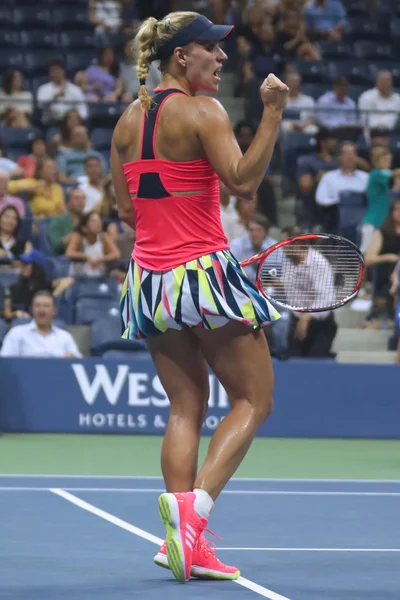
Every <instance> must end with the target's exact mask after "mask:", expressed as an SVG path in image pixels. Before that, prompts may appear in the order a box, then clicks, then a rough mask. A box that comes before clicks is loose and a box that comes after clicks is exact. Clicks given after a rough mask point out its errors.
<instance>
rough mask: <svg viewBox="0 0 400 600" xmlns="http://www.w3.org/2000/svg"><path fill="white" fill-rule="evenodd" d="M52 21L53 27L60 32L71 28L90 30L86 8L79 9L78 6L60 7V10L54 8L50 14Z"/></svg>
mask: <svg viewBox="0 0 400 600" xmlns="http://www.w3.org/2000/svg"><path fill="white" fill-rule="evenodd" d="M52 21H53V24H54V26H55V27H56V28H57V27H58V28H59V29H60V30H65V29H72V28H74V29H88V30H89V31H91V30H92V25H91V24H90V22H89V11H88V8H87V6H86V7H81V8H80V7H79V6H78V7H73V6H72V7H70V6H64V7H62V6H61V7H60V8H55V9H54V10H53V12H52Z"/></svg>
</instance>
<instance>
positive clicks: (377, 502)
mask: <svg viewBox="0 0 400 600" xmlns="http://www.w3.org/2000/svg"><path fill="white" fill-rule="evenodd" d="M162 490H163V487H162V480H161V479H160V478H157V477H154V478H153V477H151V478H135V477H72V476H71V477H65V476H62V477H61V476H46V477H43V476H9V475H8V476H0V531H1V539H0V598H2V599H3V598H4V599H7V600H8V599H10V600H11V599H12V600H22V599H28V598H29V599H30V600H39V599H40V600H47V599H49V600H50V599H51V600H53V599H54V598H69V599H73V600H90V599H92V598H93V599H94V598H96V599H100V600H103V599H104V600H110V599H118V600H125V599H127V600H128V599H129V600H132V598H149V599H150V600H152V599H153V598H154V599H155V598H159V597H160V596H161V595H162V597H163V599H164V600H168V599H169V598H171V599H172V598H174V600H175V599H179V598H186V597H187V596H188V594H190V597H191V598H203V597H204V596H205V595H206V596H207V597H208V598H209V599H210V600H211V599H214V598H215V599H218V600H220V599H221V598H222V599H223V598H228V597H229V598H243V599H244V600H247V599H251V598H256V597H257V596H262V597H265V598H270V599H271V600H349V599H351V600H381V599H384V600H398V598H399V596H400V542H399V535H398V518H399V500H400V481H334V480H330V481H317V480H315V481H314V480H262V479H256V480H252V479H234V480H232V481H231V483H230V484H229V486H228V487H227V488H226V490H225V491H224V493H223V494H222V495H221V497H220V498H219V500H218V503H217V507H216V510H215V511H214V513H213V515H212V518H211V520H210V524H209V525H210V528H211V529H212V530H213V531H215V532H216V533H217V534H218V535H219V536H221V537H222V538H223V539H222V541H219V540H217V539H214V541H215V542H216V543H217V547H218V549H219V556H220V557H221V558H222V559H223V560H224V562H228V563H231V564H234V565H236V566H238V567H239V568H240V569H241V572H242V577H241V578H240V579H239V580H238V581H237V582H236V583H233V582H211V581H210V582H208V581H207V582H205V581H198V580H194V579H193V580H191V581H190V582H189V583H188V584H187V585H182V584H179V583H177V582H176V581H175V580H174V578H173V577H172V576H171V574H170V573H169V571H167V570H164V569H160V568H159V567H157V566H156V565H154V564H153V562H152V558H153V555H154V554H155V552H156V551H157V546H158V544H160V543H161V541H162V539H161V538H162V536H163V527H162V524H161V522H160V520H159V518H158V513H157V496H158V494H159V493H160V492H161V491H162ZM211 539H213V538H211Z"/></svg>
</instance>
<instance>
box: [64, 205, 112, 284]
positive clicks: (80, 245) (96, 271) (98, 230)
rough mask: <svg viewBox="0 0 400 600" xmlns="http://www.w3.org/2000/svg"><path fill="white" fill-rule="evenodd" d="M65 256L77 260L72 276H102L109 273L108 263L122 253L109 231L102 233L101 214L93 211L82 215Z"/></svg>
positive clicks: (73, 266)
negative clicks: (110, 236)
mask: <svg viewBox="0 0 400 600" xmlns="http://www.w3.org/2000/svg"><path fill="white" fill-rule="evenodd" d="M65 256H66V257H67V258H69V259H71V260H73V261H76V262H74V264H73V265H72V268H71V271H70V275H71V276H73V277H82V276H86V277H101V276H103V275H105V274H106V273H107V267H108V266H109V265H108V263H112V262H113V261H115V260H118V259H119V257H120V254H119V250H118V248H117V246H116V245H115V243H114V242H113V241H112V240H111V239H110V238H109V236H108V235H107V233H102V223H101V219H100V216H99V214H98V213H97V212H95V211H92V212H90V213H87V214H86V215H83V216H82V217H81V220H80V222H79V225H78V228H77V230H76V231H75V232H74V233H73V234H72V236H71V239H70V241H69V244H68V246H67V250H66V253H65ZM78 261H79V262H78Z"/></svg>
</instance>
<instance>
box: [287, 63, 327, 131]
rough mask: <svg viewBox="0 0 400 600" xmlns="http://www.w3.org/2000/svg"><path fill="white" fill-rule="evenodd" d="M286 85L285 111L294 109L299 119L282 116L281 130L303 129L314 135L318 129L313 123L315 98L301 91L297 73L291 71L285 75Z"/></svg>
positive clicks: (299, 78)
mask: <svg viewBox="0 0 400 600" xmlns="http://www.w3.org/2000/svg"><path fill="white" fill-rule="evenodd" d="M286 85H287V86H288V88H289V95H288V99H287V104H286V112H289V113H290V111H296V112H299V113H300V115H299V116H300V118H299V119H285V116H284V118H283V121H282V124H281V127H282V130H283V131H285V132H286V131H303V132H304V133H308V134H311V135H314V134H315V133H317V131H318V127H317V126H316V125H315V100H314V98H312V97H311V96H307V94H302V93H301V76H300V75H299V73H296V72H291V73H289V74H288V75H287V77H286Z"/></svg>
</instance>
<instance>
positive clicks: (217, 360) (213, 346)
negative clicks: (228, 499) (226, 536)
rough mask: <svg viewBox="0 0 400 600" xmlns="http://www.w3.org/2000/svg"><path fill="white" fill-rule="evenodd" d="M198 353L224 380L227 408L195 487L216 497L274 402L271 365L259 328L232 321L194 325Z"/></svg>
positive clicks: (265, 343)
mask: <svg viewBox="0 0 400 600" xmlns="http://www.w3.org/2000/svg"><path fill="white" fill-rule="evenodd" d="M194 333H195V335H196V336H197V337H198V339H199V340H200V344H201V348H202V351H203V354H204V356H205V358H206V360H207V362H208V364H209V365H210V366H211V368H212V370H213V371H214V373H215V375H216V376H217V378H218V379H219V381H220V382H221V383H222V385H223V386H224V388H225V390H226V392H227V394H228V397H229V400H230V403H231V406H232V410H231V411H230V412H229V413H228V415H227V416H226V417H225V418H224V420H223V421H222V422H221V423H220V425H219V426H218V428H217V430H216V431H215V433H214V435H213V437H212V439H211V442H210V445H209V449H208V453H207V456H206V459H205V461H204V464H203V466H202V467H201V469H200V471H199V473H198V475H197V478H196V481H195V485H194V487H195V488H199V489H203V490H205V491H206V492H208V494H209V495H210V496H211V497H212V498H213V499H214V500H215V498H217V496H218V494H219V493H220V492H221V490H222V489H223V488H224V487H225V485H226V483H227V482H228V481H229V479H230V478H231V477H232V475H233V474H234V472H235V471H236V469H237V468H238V466H239V465H240V463H241V462H242V460H243V458H244V456H245V455H246V452H247V450H248V449H249V447H250V444H251V442H252V441H253V439H254V436H255V434H256V432H257V429H258V428H259V427H260V425H261V424H262V423H263V422H264V421H265V419H266V418H267V417H268V416H269V414H270V413H271V411H272V407H273V400H272V390H273V381H274V377H273V370H272V363H271V358H270V354H269V349H268V345H267V342H266V339H265V336H264V333H263V332H262V331H261V330H251V329H249V327H248V326H247V325H244V324H243V323H238V322H236V321H231V322H230V323H228V324H227V325H225V326H224V327H221V328H219V329H214V330H212V331H208V330H202V329H196V330H195V331H194Z"/></svg>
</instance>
